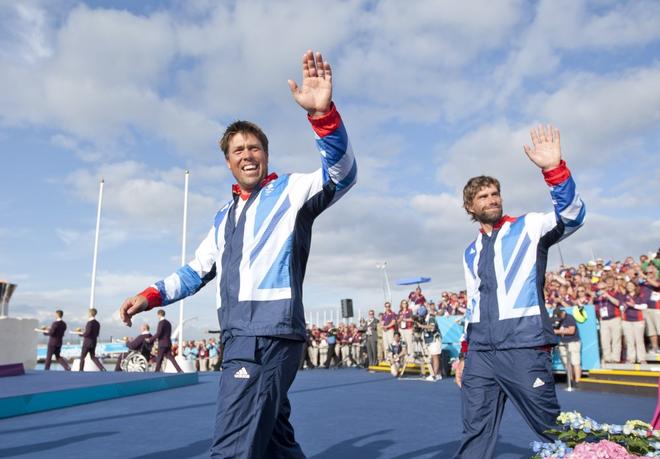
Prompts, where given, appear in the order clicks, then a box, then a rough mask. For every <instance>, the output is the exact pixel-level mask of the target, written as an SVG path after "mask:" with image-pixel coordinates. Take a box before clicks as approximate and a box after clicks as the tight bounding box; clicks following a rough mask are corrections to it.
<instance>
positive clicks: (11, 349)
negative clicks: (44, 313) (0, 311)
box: [0, 317, 41, 370]
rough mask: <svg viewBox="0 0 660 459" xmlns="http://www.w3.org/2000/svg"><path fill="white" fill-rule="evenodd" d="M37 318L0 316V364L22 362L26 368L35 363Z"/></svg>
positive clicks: (37, 335) (37, 336) (29, 368)
mask: <svg viewBox="0 0 660 459" xmlns="http://www.w3.org/2000/svg"><path fill="white" fill-rule="evenodd" d="M38 326H39V321H38V320H37V319H17V318H15V317H0V365H4V364H8V363H22V364H23V366H24V367H25V369H26V370H32V369H34V367H35V365H36V364H37V340H38V339H39V336H41V335H39V334H38V333H37V332H35V331H34V329H35V328H37V327H38Z"/></svg>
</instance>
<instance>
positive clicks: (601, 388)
mask: <svg viewBox="0 0 660 459" xmlns="http://www.w3.org/2000/svg"><path fill="white" fill-rule="evenodd" d="M659 376H660V372H657V371H643V370H611V369H601V370H591V371H589V376H588V377H586V378H582V380H581V381H580V388H581V389H585V390H594V391H598V392H611V393H621V394H630V395H642V396H646V397H657V395H658V377H659Z"/></svg>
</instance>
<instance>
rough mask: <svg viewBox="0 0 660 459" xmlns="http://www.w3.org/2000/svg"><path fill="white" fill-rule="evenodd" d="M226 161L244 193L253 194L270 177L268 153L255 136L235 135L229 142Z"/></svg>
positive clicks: (240, 133)
mask: <svg viewBox="0 0 660 459" xmlns="http://www.w3.org/2000/svg"><path fill="white" fill-rule="evenodd" d="M226 159H227V167H229V169H230V170H231V173H232V175H233V176H234V178H235V179H236V182H237V183H238V186H239V187H240V188H241V191H242V192H244V193H251V192H252V190H254V189H255V188H256V187H257V185H259V183H260V182H261V181H262V180H263V179H265V178H266V176H267V175H268V152H267V151H266V150H265V148H264V146H263V145H262V143H261V142H260V141H259V139H258V138H257V137H256V136H255V135H254V134H251V133H247V132H237V133H236V134H234V135H233V136H232V137H231V139H229V142H228V146H227V158H226Z"/></svg>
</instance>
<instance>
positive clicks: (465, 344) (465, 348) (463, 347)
mask: <svg viewBox="0 0 660 459" xmlns="http://www.w3.org/2000/svg"><path fill="white" fill-rule="evenodd" d="M468 345H469V343H468V342H467V341H461V354H463V355H465V354H467V351H468Z"/></svg>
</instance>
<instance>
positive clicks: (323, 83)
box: [289, 50, 332, 117]
mask: <svg viewBox="0 0 660 459" xmlns="http://www.w3.org/2000/svg"><path fill="white" fill-rule="evenodd" d="M289 88H290V89H291V94H292V95H293V98H294V99H295V101H296V102H298V105H300V106H301V107H302V108H304V109H305V110H307V113H309V115H310V116H311V117H315V116H321V115H323V114H324V113H326V112H328V111H329V110H330V104H331V102H332V69H331V68H330V64H329V63H328V62H327V61H325V60H323V56H321V53H318V52H317V53H313V52H312V51H311V50H309V51H307V52H306V53H305V54H304V55H303V58H302V84H301V86H298V84H297V83H296V82H295V81H293V80H289Z"/></svg>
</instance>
